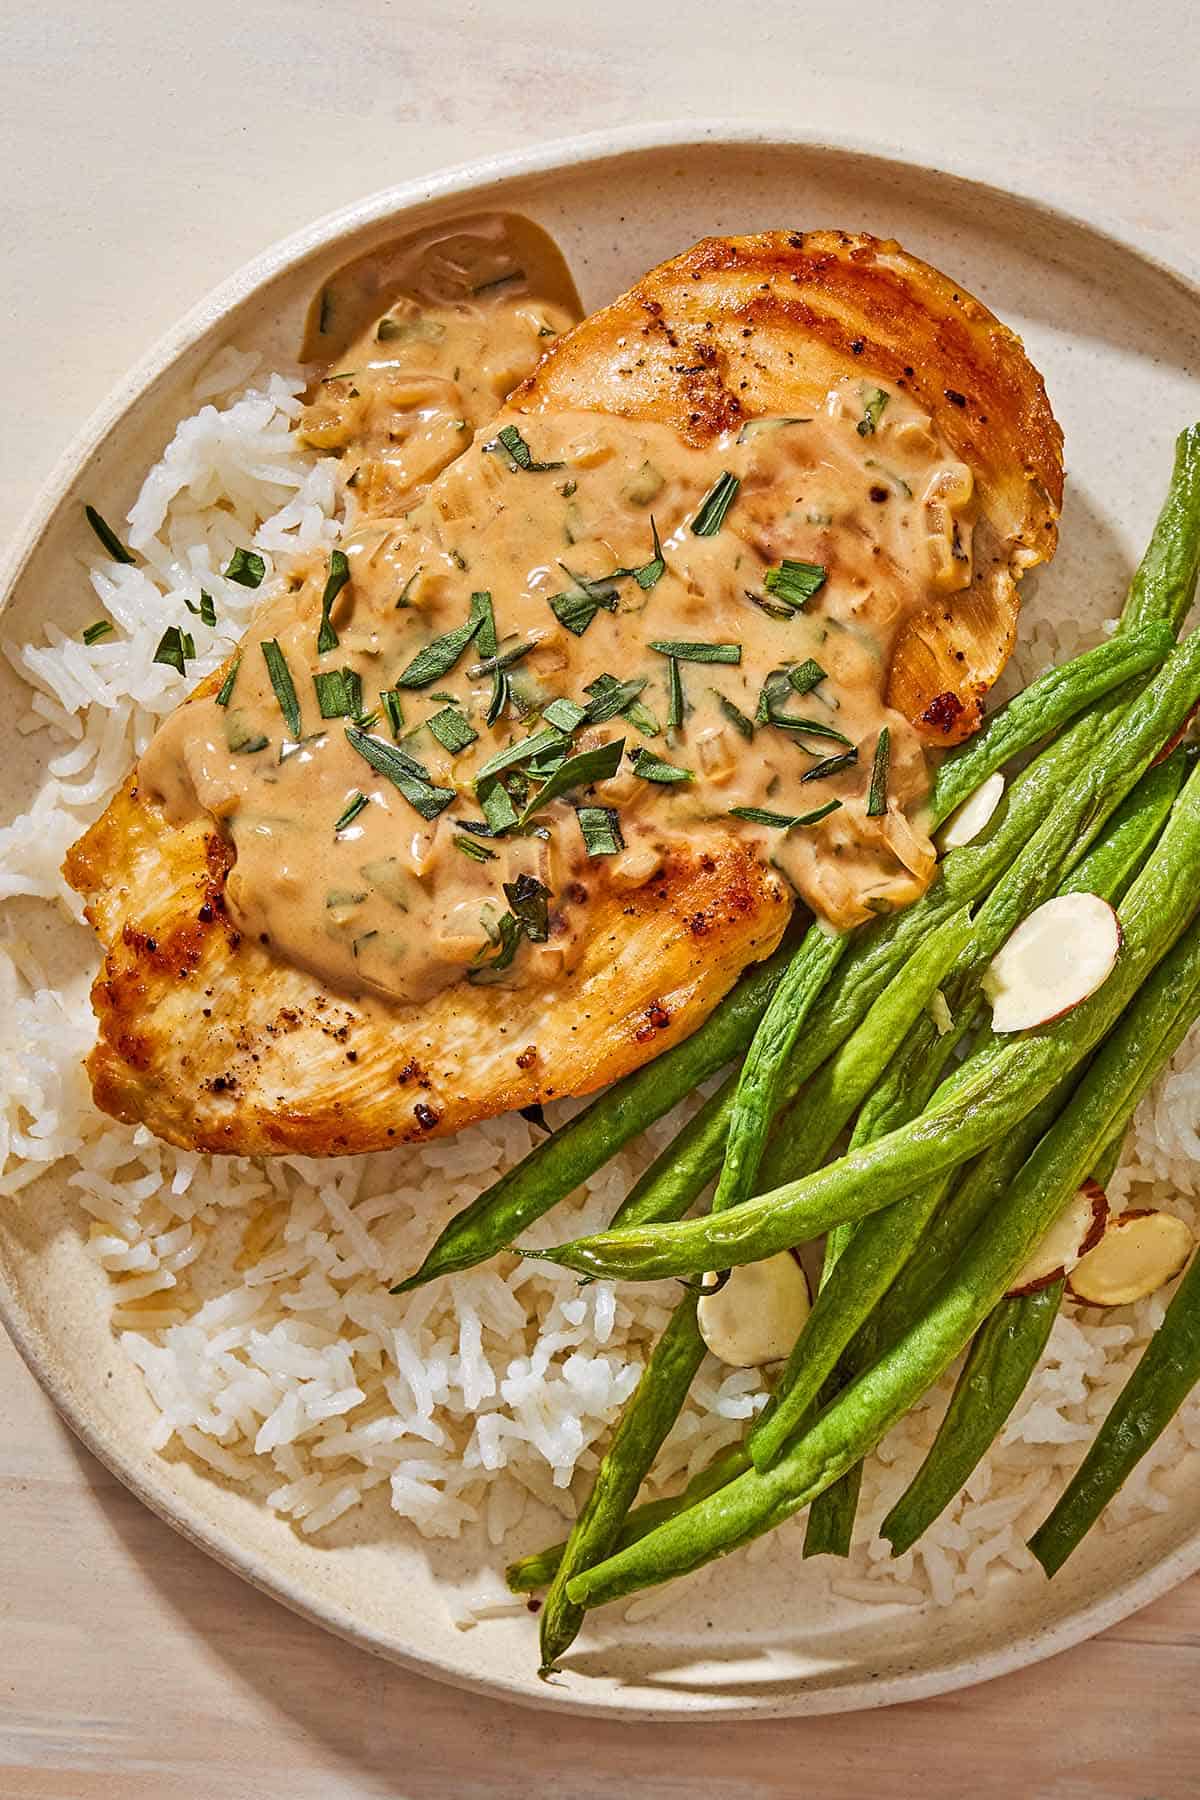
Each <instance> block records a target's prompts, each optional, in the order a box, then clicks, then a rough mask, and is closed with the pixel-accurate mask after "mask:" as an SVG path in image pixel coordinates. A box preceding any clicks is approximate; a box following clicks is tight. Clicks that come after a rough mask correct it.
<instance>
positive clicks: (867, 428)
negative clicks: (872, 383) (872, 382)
mask: <svg viewBox="0 0 1200 1800" xmlns="http://www.w3.org/2000/svg"><path fill="white" fill-rule="evenodd" d="M862 399H863V416H862V418H861V419H860V420H859V421H858V425H857V427H856V429H857V431H858V435H859V437H872V436H873V435H874V433H875V431H876V429H877V427H878V425H879V420H880V418H881V416H882V414H883V409H884V407H885V406H886V405H887V403H888V401H889V400H890V399H891V395H890V394H888V393H886V392H885V391H884V389H883V388H880V387H877V388H864V389H863V390H862Z"/></svg>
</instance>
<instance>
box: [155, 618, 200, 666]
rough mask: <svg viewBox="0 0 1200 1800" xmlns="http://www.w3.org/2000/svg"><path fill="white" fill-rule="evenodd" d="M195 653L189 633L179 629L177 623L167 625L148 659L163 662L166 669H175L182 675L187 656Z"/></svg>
mask: <svg viewBox="0 0 1200 1800" xmlns="http://www.w3.org/2000/svg"><path fill="white" fill-rule="evenodd" d="M195 654H196V646H195V644H194V643H193V642H192V637H191V633H190V632H187V631H181V630H180V629H179V627H178V625H168V626H167V629H166V630H165V631H164V632H163V634H162V636H161V637H160V638H159V640H158V648H157V649H156V650H155V652H154V655H153V656H152V657H151V659H150V660H151V661H152V662H156V663H165V664H166V666H167V668H168V669H177V670H178V671H179V673H180V674H181V675H183V674H185V673H186V671H187V665H188V660H189V658H191V657H193V656H195Z"/></svg>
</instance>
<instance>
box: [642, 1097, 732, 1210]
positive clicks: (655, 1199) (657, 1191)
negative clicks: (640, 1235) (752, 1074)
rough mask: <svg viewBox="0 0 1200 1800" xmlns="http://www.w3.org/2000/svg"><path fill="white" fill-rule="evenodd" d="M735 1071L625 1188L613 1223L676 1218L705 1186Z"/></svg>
mask: <svg viewBox="0 0 1200 1800" xmlns="http://www.w3.org/2000/svg"><path fill="white" fill-rule="evenodd" d="M737 1079H738V1077H737V1070H736V1069H734V1070H733V1072H732V1074H729V1075H727V1076H726V1077H725V1079H724V1081H723V1082H722V1083H721V1085H720V1087H719V1088H717V1089H716V1091H715V1092H714V1093H712V1094H710V1095H709V1097H708V1099H707V1100H706V1101H705V1102H704V1104H703V1106H701V1107H700V1109H699V1110H698V1111H697V1112H694V1113H693V1114H692V1116H691V1118H690V1119H689V1120H688V1122H687V1124H686V1125H685V1126H684V1128H683V1130H682V1131H681V1132H680V1133H679V1135H678V1137H675V1138H672V1139H671V1141H670V1143H669V1144H666V1145H665V1146H664V1147H663V1149H662V1150H660V1151H659V1153H658V1155H657V1156H656V1157H655V1158H654V1161H653V1162H652V1163H650V1164H649V1166H648V1167H647V1168H645V1169H644V1170H643V1171H642V1173H641V1175H640V1176H639V1177H638V1179H637V1180H636V1181H635V1182H634V1184H633V1186H632V1187H631V1188H630V1190H629V1192H628V1194H626V1196H625V1200H624V1202H623V1204H622V1206H621V1209H620V1211H619V1212H618V1213H617V1214H616V1215H615V1216H614V1218H613V1224H614V1225H645V1224H649V1223H650V1222H651V1221H654V1222H656V1223H663V1222H665V1221H666V1220H669V1219H682V1218H683V1216H684V1214H685V1213H686V1212H687V1211H689V1209H690V1208H691V1206H692V1203H693V1201H694V1200H695V1199H696V1196H697V1195H698V1194H699V1193H700V1192H701V1191H702V1190H703V1189H704V1188H706V1187H707V1186H708V1184H709V1182H710V1181H711V1180H712V1178H713V1176H714V1175H715V1174H716V1173H717V1171H718V1169H719V1168H720V1167H721V1159H722V1158H723V1156H724V1154H725V1131H726V1120H727V1119H728V1116H729V1106H730V1103H731V1102H732V1099H733V1093H734V1089H735V1088H736V1087H737Z"/></svg>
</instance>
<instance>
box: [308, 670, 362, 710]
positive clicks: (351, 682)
mask: <svg viewBox="0 0 1200 1800" xmlns="http://www.w3.org/2000/svg"><path fill="white" fill-rule="evenodd" d="M313 687H314V688H315V689H316V693H317V707H318V709H319V711H320V714H321V717H322V718H323V719H357V718H359V717H360V715H361V713H362V677H361V675H359V673H358V671H357V670H356V669H326V670H323V671H322V672H321V673H320V674H319V675H314V676H313Z"/></svg>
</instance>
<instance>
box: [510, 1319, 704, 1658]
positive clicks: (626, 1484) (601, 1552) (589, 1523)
mask: <svg viewBox="0 0 1200 1800" xmlns="http://www.w3.org/2000/svg"><path fill="white" fill-rule="evenodd" d="M698 1302H699V1295H698V1294H695V1293H691V1294H687V1295H686V1296H685V1297H684V1299H682V1300H681V1301H680V1303H679V1305H678V1306H677V1307H676V1309H675V1313H674V1316H673V1317H672V1319H671V1322H670V1324H669V1325H668V1326H667V1328H666V1330H665V1331H664V1332H663V1334H662V1336H661V1337H660V1338H659V1340H658V1343H657V1344H656V1345H655V1346H654V1350H653V1352H652V1354H651V1356H650V1358H649V1360H648V1361H647V1363H646V1366H645V1368H644V1369H643V1370H642V1375H641V1379H640V1380H639V1382H638V1384H637V1387H636V1388H635V1389H634V1391H633V1393H632V1394H631V1396H630V1398H629V1400H628V1401H627V1402H626V1405H625V1410H624V1412H623V1413H622V1415H621V1419H620V1422H619V1423H618V1425H617V1429H616V1431H615V1432H614V1433H613V1437H612V1440H611V1442H610V1443H609V1446H608V1448H607V1450H606V1451H605V1453H604V1456H603V1458H602V1460H601V1463H600V1467H599V1469H598V1470H597V1471H596V1479H595V1481H594V1482H593V1484H592V1490H591V1492H590V1493H589V1495H588V1497H587V1499H586V1501H585V1502H584V1505H583V1507H582V1509H581V1511H580V1514H579V1517H578V1518H577V1519H576V1521H575V1524H574V1527H573V1528H572V1531H571V1535H570V1537H569V1538H568V1540H567V1545H566V1549H565V1551H564V1552H563V1557H562V1562H561V1565H560V1567H559V1568H558V1570H557V1571H556V1573H555V1576H554V1579H553V1581H552V1582H551V1584H550V1591H549V1593H548V1594H547V1595H546V1603H545V1605H544V1606H543V1608H542V1616H541V1619H540V1621H539V1631H540V1636H541V1648H542V1664H541V1669H540V1671H539V1672H540V1673H541V1674H542V1675H548V1674H549V1673H550V1672H551V1670H552V1669H553V1668H554V1667H555V1665H556V1663H557V1662H558V1659H559V1657H560V1656H562V1655H563V1653H564V1651H566V1650H567V1649H568V1648H569V1647H570V1645H571V1644H572V1643H573V1642H574V1640H575V1638H576V1637H577V1636H578V1634H579V1627H580V1626H581V1625H582V1624H583V1608H582V1607H579V1606H576V1605H574V1603H573V1602H572V1601H571V1600H569V1599H568V1598H567V1583H568V1582H569V1581H570V1580H571V1579H572V1577H573V1576H575V1575H578V1574H579V1573H580V1572H581V1571H582V1570H584V1569H590V1568H591V1567H592V1565H593V1564H594V1563H598V1562H603V1560H604V1558H605V1557H606V1556H607V1555H608V1553H609V1551H610V1550H612V1549H614V1548H615V1546H616V1543H617V1540H618V1537H619V1535H620V1531H621V1527H622V1525H623V1524H624V1523H625V1518H626V1515H627V1513H628V1512H629V1509H630V1507H631V1506H632V1505H633V1502H634V1500H635V1499H636V1497H637V1491H638V1489H639V1488H640V1487H641V1485H642V1479H643V1477H644V1475H645V1473H646V1471H647V1470H648V1469H649V1467H650V1465H651V1464H652V1463H653V1461H654V1458H655V1457H656V1456H657V1455H658V1452H659V1450H660V1449H661V1447H662V1442H663V1439H664V1438H665V1437H666V1435H667V1433H668V1431H670V1429H671V1427H672V1425H673V1424H674V1423H675V1420H676V1419H677V1417H678V1416H679V1409H680V1407H681V1406H682V1405H683V1402H684V1400H685V1399H686V1397H687V1391H688V1389H689V1387H690V1386H691V1385H692V1377H693V1376H694V1375H695V1373H696V1370H697V1369H698V1368H699V1367H700V1364H701V1363H702V1362H703V1360H704V1357H705V1354H706V1350H705V1343H704V1339H703V1338H702V1337H701V1336H700V1327H699V1326H698V1324H697V1323H696V1307H697V1304H698Z"/></svg>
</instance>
